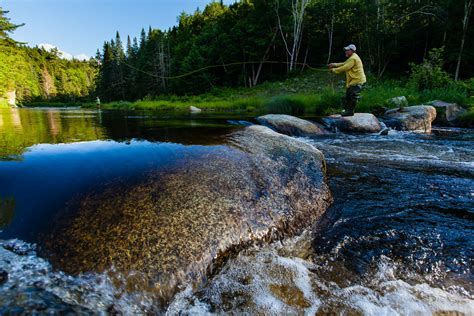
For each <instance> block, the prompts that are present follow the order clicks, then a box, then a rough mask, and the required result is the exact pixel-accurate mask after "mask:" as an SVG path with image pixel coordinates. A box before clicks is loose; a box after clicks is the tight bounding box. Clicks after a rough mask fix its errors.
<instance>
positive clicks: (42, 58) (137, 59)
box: [0, 0, 474, 102]
mask: <svg viewBox="0 0 474 316" xmlns="http://www.w3.org/2000/svg"><path fill="white" fill-rule="evenodd" d="M473 1H474V0H350V1H349V0H347V1H340V0H240V1H236V2H235V3H233V4H231V5H224V4H223V3H222V2H211V3H209V4H208V5H207V6H206V7H205V8H204V9H203V10H196V11H195V12H193V13H191V14H186V13H182V14H181V15H180V16H179V17H178V23H177V25H176V26H173V27H171V28H169V29H167V30H159V29H151V28H149V29H148V30H146V31H145V30H144V29H142V30H141V33H140V34H139V36H138V37H133V38H132V37H130V36H128V37H126V38H121V36H120V34H119V33H117V34H116V35H115V37H114V38H113V39H112V40H110V41H106V42H105V43H104V45H103V47H102V49H101V50H100V51H98V52H97V56H95V57H94V58H92V59H91V60H90V61H86V62H82V61H77V60H71V61H69V60H64V59H62V58H60V56H59V55H58V52H55V51H52V52H48V51H45V50H44V49H41V48H37V47H36V48H30V47H27V46H26V45H24V44H21V43H17V42H15V41H13V40H12V39H11V38H10V36H9V35H10V33H11V32H13V31H14V30H15V29H16V28H17V27H19V25H14V24H12V23H11V22H10V20H9V19H8V18H7V17H6V12H5V11H2V10H1V9H0V98H1V97H2V96H4V95H5V93H6V92H7V91H9V90H12V89H13V90H16V92H17V97H18V99H19V100H20V101H24V102H27V101H34V100H37V99H48V100H64V101H70V100H78V99H81V98H87V97H89V98H90V99H94V98H95V96H99V97H100V98H101V99H102V100H103V101H115V100H129V101H133V100H139V99H146V98H154V97H157V96H161V95H172V94H177V95H185V94H199V93H203V92H206V91H209V90H212V89H213V88H214V87H254V86H256V85H258V84H259V83H261V82H264V81H268V80H279V79H283V78H285V77H287V76H289V75H293V74H298V73H299V72H302V71H304V70H305V69H308V68H310V67H312V68H322V67H324V66H325V65H326V64H327V63H329V62H330V61H340V60H342V59H343V58H344V56H343V52H342V47H343V46H345V45H347V44H348V43H355V44H356V45H357V46H358V48H359V51H358V52H359V54H360V55H361V57H362V59H363V60H364V63H365V67H366V70H367V72H368V73H370V74H371V75H372V76H374V77H375V78H378V79H379V78H397V79H398V78H405V77H406V75H407V73H408V71H409V69H410V64H411V63H413V62H415V63H419V62H421V61H422V60H423V59H424V58H426V57H427V56H428V53H429V51H431V50H432V49H433V48H442V47H443V48H444V50H443V52H444V56H443V60H444V65H443V69H444V70H445V71H447V72H448V73H450V75H451V77H452V78H453V79H458V78H470V77H472V76H473V75H474V67H472V64H471V63H472V60H474V49H473V48H474V41H473V40H472V38H474V36H473V35H474V34H473V29H474V28H472V27H470V26H472V23H473V21H472V19H473V17H472V14H471V13H472V7H473ZM183 75H184V76H183Z"/></svg>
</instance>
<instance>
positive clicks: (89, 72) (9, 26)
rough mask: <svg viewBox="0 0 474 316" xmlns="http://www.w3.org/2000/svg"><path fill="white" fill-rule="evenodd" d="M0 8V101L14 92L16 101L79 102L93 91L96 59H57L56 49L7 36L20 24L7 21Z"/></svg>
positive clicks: (92, 93) (5, 13) (96, 69)
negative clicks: (26, 42)
mask: <svg viewBox="0 0 474 316" xmlns="http://www.w3.org/2000/svg"><path fill="white" fill-rule="evenodd" d="M7 13H8V12H7V11H4V10H2V9H1V8H0V101H2V99H3V100H5V96H6V94H7V93H8V92H14V93H15V94H16V99H17V102H18V103H29V102H34V101H39V100H41V101H44V100H48V101H61V102H74V101H82V100H85V99H87V98H89V96H90V95H94V94H95V88H96V77H97V73H98V70H99V69H98V64H97V60H95V59H93V60H90V61H79V60H66V59H63V58H61V55H60V52H59V51H58V50H52V51H47V50H45V49H43V48H39V47H34V48H32V47H28V46H26V45H25V44H23V43H18V42H16V41H14V40H13V39H11V37H10V35H11V33H12V32H13V31H14V30H16V29H17V28H18V27H21V26H22V25H16V24H13V23H12V22H10V20H9V18H8V17H7Z"/></svg>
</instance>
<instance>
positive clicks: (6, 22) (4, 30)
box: [0, 7, 25, 44]
mask: <svg viewBox="0 0 474 316" xmlns="http://www.w3.org/2000/svg"><path fill="white" fill-rule="evenodd" d="M8 12H9V11H4V10H3V9H2V7H0V43H5V42H6V43H10V44H13V43H17V42H15V41H14V40H12V39H11V38H10V34H11V33H13V32H14V31H15V30H16V29H17V28H19V27H21V26H23V25H25V24H24V23H23V24H13V23H11V22H10V19H9V18H7V17H6V14H7V13H8Z"/></svg>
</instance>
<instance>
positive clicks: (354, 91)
mask: <svg viewBox="0 0 474 316" xmlns="http://www.w3.org/2000/svg"><path fill="white" fill-rule="evenodd" d="M361 91H362V85H360V84H357V85H354V86H350V87H349V88H347V90H346V95H345V96H344V98H342V104H343V105H344V110H346V111H349V112H354V110H355V108H356V106H357V102H359V99H360V92H361Z"/></svg>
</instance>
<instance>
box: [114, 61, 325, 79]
mask: <svg viewBox="0 0 474 316" xmlns="http://www.w3.org/2000/svg"><path fill="white" fill-rule="evenodd" d="M122 63H123V64H124V65H125V66H127V67H129V68H131V69H134V70H136V71H138V72H141V73H143V74H145V75H148V76H150V77H154V78H158V79H165V80H175V79H181V78H185V77H189V76H192V75H194V74H196V73H199V72H202V71H205V70H208V69H215V68H221V67H224V68H225V67H231V66H240V65H249V64H282V65H289V64H291V63H290V62H285V61H268V60H267V61H241V62H233V63H227V64H219V65H209V66H205V67H202V68H199V69H195V70H192V71H190V72H187V73H184V74H180V75H175V76H160V75H157V74H153V73H150V72H147V71H145V70H142V69H140V68H137V67H135V66H133V65H130V64H129V63H126V62H124V61H122ZM293 65H299V66H303V68H304V67H307V68H308V69H310V70H312V71H324V72H326V71H327V69H326V68H315V67H312V66H310V65H309V64H307V63H298V62H296V63H293ZM318 66H319V65H318Z"/></svg>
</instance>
